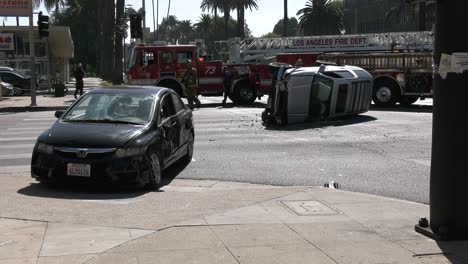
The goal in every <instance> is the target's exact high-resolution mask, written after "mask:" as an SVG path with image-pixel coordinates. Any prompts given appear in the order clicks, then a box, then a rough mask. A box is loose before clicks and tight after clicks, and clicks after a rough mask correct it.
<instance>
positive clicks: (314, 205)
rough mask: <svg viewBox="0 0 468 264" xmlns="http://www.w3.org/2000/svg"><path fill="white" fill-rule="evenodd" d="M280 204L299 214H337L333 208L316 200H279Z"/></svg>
mask: <svg viewBox="0 0 468 264" xmlns="http://www.w3.org/2000/svg"><path fill="white" fill-rule="evenodd" d="M281 204H283V206H286V207H287V208H289V209H290V210H291V211H293V212H295V213H296V214H298V215H301V216H307V215H334V214H338V212H337V211H335V210H334V209H332V208H330V207H328V206H326V205H325V204H323V203H321V202H318V201H281Z"/></svg>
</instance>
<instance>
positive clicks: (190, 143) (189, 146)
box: [183, 131, 195, 164]
mask: <svg viewBox="0 0 468 264" xmlns="http://www.w3.org/2000/svg"><path fill="white" fill-rule="evenodd" d="M194 144H195V135H194V134H193V131H190V135H189V137H188V141H187V154H185V156H184V157H183V161H184V162H185V163H187V164H188V163H190V162H191V161H192V157H193V146H194Z"/></svg>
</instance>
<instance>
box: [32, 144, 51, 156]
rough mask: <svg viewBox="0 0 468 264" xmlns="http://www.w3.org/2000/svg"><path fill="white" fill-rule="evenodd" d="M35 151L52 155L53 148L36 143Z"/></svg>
mask: <svg viewBox="0 0 468 264" xmlns="http://www.w3.org/2000/svg"><path fill="white" fill-rule="evenodd" d="M36 149H37V151H39V152H42V153H45V154H49V155H50V154H53V153H54V147H53V146H52V145H49V144H45V143H42V142H37V143H36Z"/></svg>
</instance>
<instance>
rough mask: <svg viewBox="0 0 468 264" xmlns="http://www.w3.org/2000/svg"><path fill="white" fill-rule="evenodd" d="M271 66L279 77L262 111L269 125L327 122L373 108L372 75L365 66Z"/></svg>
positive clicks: (274, 81)
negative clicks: (364, 68) (371, 106)
mask: <svg viewBox="0 0 468 264" xmlns="http://www.w3.org/2000/svg"><path fill="white" fill-rule="evenodd" d="M270 69H271V71H272V72H273V74H274V76H275V79H274V80H273V84H272V89H270V96H269V98H268V102H267V106H266V108H265V111H263V112H262V120H263V122H264V124H265V125H271V124H278V125H286V124H292V123H299V122H306V121H323V120H327V119H332V118H336V117H340V116H350V115H356V114H360V113H364V112H367V111H368V110H369V107H370V104H371V100H372V76H371V75H370V74H369V73H368V72H367V71H365V70H363V69H362V68H359V67H354V66H326V65H321V66H319V67H299V68H298V67H292V66H291V65H284V64H271V65H270Z"/></svg>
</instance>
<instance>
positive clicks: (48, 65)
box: [0, 26, 74, 86]
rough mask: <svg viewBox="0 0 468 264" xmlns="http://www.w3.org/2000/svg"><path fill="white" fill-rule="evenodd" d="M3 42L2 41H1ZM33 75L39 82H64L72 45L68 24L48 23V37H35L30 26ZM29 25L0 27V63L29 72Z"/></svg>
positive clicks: (36, 35) (67, 77) (66, 77)
mask: <svg viewBox="0 0 468 264" xmlns="http://www.w3.org/2000/svg"><path fill="white" fill-rule="evenodd" d="M2 43H3V44H2ZM34 44H35V46H34V49H35V55H36V59H35V60H36V66H35V69H36V75H37V78H38V79H39V80H40V85H41V86H47V83H48V80H51V81H52V82H51V83H54V82H62V83H67V82H69V80H70V59H72V58H73V54H74V45H73V40H72V37H71V33H70V29H69V28H68V27H50V28H49V37H48V38H43V39H40V38H39V34H38V30H37V28H36V27H35V28H34ZM29 54H30V53H29V27H27V26H19V27H16V26H6V27H5V26H4V27H0V66H7V67H11V68H14V69H15V70H17V71H18V72H21V73H23V74H25V75H30V55H29Z"/></svg>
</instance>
